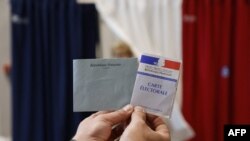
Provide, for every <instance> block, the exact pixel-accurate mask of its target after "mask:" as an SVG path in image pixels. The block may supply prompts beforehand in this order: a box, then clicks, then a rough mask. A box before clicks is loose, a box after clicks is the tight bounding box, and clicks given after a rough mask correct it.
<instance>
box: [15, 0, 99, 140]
mask: <svg viewBox="0 0 250 141" xmlns="http://www.w3.org/2000/svg"><path fill="white" fill-rule="evenodd" d="M11 9H12V65H13V66H12V67H13V68H12V73H11V77H12V97H13V141H69V140H70V138H71V137H72V136H73V134H74V133H75V131H76V127H77V125H78V124H79V122H80V120H82V119H83V118H84V117H86V116H88V115H89V114H90V113H84V114H80V113H73V108H72V107H73V106H72V101H73V100H72V99H73V98H72V96H73V93H72V92H73V90H72V81H73V80H72V75H73V74H72V59H77V58H95V43H96V42H97V40H98V36H97V33H98V31H97V30H98V28H97V26H98V23H97V12H96V9H95V6H94V5H77V4H76V3H75V0H12V1H11Z"/></svg>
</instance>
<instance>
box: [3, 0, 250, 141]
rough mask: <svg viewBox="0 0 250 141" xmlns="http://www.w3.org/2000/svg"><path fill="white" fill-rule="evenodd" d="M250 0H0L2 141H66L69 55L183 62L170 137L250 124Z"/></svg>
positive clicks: (203, 136) (70, 121)
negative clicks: (153, 57) (152, 57)
mask: <svg viewBox="0 0 250 141" xmlns="http://www.w3.org/2000/svg"><path fill="white" fill-rule="evenodd" d="M249 25H250V0H99V1H97V0H0V67H1V71H0V141H10V140H13V141H68V140H70V138H71V137H72V136H73V135H74V133H75V131H76V128H77V125H78V124H79V122H80V121H81V120H82V119H84V118H85V117H87V116H89V115H90V114H91V113H73V111H72V92H73V90H72V82H73V81H72V60H73V59H86V58H112V57H116V58H117V57H133V56H134V57H140V54H141V53H150V54H155V55H162V56H165V57H168V58H174V59H181V60H182V62H183V66H182V77H181V80H180V84H179V86H178V92H177V97H176V101H175V105H174V111H173V116H172V118H171V119H170V120H169V123H170V128H171V134H172V140H173V141H187V140H190V141H223V127H224V125H225V124H250V110H249V108H250V102H249V101H250V89H249V88H250V73H249V72H250V28H249Z"/></svg>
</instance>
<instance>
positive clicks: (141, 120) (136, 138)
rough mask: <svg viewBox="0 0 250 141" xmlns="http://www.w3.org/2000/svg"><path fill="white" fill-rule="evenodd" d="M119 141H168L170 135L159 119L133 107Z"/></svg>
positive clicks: (139, 108)
mask: <svg viewBox="0 0 250 141" xmlns="http://www.w3.org/2000/svg"><path fill="white" fill-rule="evenodd" d="M120 141H170V134H169V130H168V127H167V125H166V124H165V122H164V121H163V120H162V119H161V118H160V117H157V116H152V115H148V114H146V113H145V112H144V109H143V108H141V107H135V109H134V112H133V114H132V117H131V122H130V123H129V125H128V127H127V128H126V129H125V131H124V132H123V134H122V136H121V138H120Z"/></svg>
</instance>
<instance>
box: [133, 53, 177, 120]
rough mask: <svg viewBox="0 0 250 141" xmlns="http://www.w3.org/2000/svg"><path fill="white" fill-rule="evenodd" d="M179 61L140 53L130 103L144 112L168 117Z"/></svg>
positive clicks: (175, 87)
mask: <svg viewBox="0 0 250 141" xmlns="http://www.w3.org/2000/svg"><path fill="white" fill-rule="evenodd" d="M180 66H181V63H180V61H177V60H172V59H167V58H164V57H159V56H152V55H142V56H141V59H140V63H139V68H138V71H137V76H136V81H135V86H134V90H133V94H132V99H131V104H132V105H136V106H141V107H143V108H144V109H145V111H146V112H148V113H152V114H156V115H160V116H164V117H167V118H170V116H171V113H172V109H173V104H174V99H175V95H176V90H177V85H178V80H179V74H180Z"/></svg>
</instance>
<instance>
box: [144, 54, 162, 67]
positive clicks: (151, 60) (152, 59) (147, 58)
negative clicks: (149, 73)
mask: <svg viewBox="0 0 250 141" xmlns="http://www.w3.org/2000/svg"><path fill="white" fill-rule="evenodd" d="M158 61H159V58H156V57H151V56H146V55H142V56H141V61H140V62H141V63H145V64H149V65H157V63H158Z"/></svg>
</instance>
